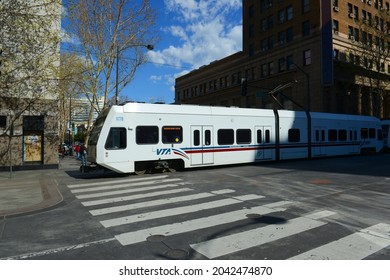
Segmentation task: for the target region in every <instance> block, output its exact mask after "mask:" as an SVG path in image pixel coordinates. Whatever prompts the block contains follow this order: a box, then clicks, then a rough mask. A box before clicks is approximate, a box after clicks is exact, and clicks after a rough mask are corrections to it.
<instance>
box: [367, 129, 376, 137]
mask: <svg viewBox="0 0 390 280" xmlns="http://www.w3.org/2000/svg"><path fill="white" fill-rule="evenodd" d="M368 136H369V137H370V138H371V139H375V138H376V129H375V128H370V129H369V130H368Z"/></svg>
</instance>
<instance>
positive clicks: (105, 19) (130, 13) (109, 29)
mask: <svg viewBox="0 0 390 280" xmlns="http://www.w3.org/2000/svg"><path fill="white" fill-rule="evenodd" d="M68 13H69V18H70V24H69V26H67V27H66V28H67V31H68V32H70V33H71V34H72V35H73V36H76V37H77V38H78V40H79V41H80V43H81V44H80V46H79V48H78V49H72V50H73V51H77V52H78V53H79V54H83V56H84V59H85V60H86V66H87V69H86V72H85V75H84V84H85V89H86V93H87V97H88V98H90V101H91V105H92V106H91V111H90V116H89V123H88V124H90V123H91V120H92V114H93V111H94V110H100V109H104V108H105V107H106V106H107V104H108V102H109V98H110V97H112V96H113V95H116V96H117V95H118V93H119V92H120V91H121V90H122V89H123V88H124V87H125V86H126V85H127V84H128V83H130V82H131V81H132V79H133V77H134V74H135V72H136V70H137V68H138V67H139V66H140V65H142V64H143V63H145V62H146V56H145V46H150V45H152V44H154V43H155V42H156V37H155V31H154V29H153V26H154V24H155V20H156V13H155V11H154V10H153V8H152V7H151V5H150V1H149V0H71V1H70V4H69V6H68ZM74 47H75V48H76V47H77V46H74ZM100 97H103V98H104V106H103V108H98V99H99V98H100ZM88 127H90V125H88Z"/></svg>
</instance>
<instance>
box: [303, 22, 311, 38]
mask: <svg viewBox="0 0 390 280" xmlns="http://www.w3.org/2000/svg"><path fill="white" fill-rule="evenodd" d="M308 35H310V21H308V20H307V21H304V22H303V23H302V36H303V37H304V36H308Z"/></svg>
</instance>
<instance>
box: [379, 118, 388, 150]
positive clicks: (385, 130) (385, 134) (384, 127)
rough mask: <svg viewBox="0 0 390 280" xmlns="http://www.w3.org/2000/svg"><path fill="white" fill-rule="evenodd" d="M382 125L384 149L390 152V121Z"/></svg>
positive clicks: (385, 120) (383, 122)
mask: <svg viewBox="0 0 390 280" xmlns="http://www.w3.org/2000/svg"><path fill="white" fill-rule="evenodd" d="M381 123H382V132H383V149H384V150H385V151H386V152H390V119H384V120H382V121H381Z"/></svg>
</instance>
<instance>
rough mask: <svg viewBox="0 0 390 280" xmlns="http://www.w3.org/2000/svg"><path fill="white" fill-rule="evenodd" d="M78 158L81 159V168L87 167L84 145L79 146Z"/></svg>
mask: <svg viewBox="0 0 390 280" xmlns="http://www.w3.org/2000/svg"><path fill="white" fill-rule="evenodd" d="M80 157H81V166H83V167H86V166H87V148H86V147H85V145H84V143H82V144H81V146H80Z"/></svg>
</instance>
